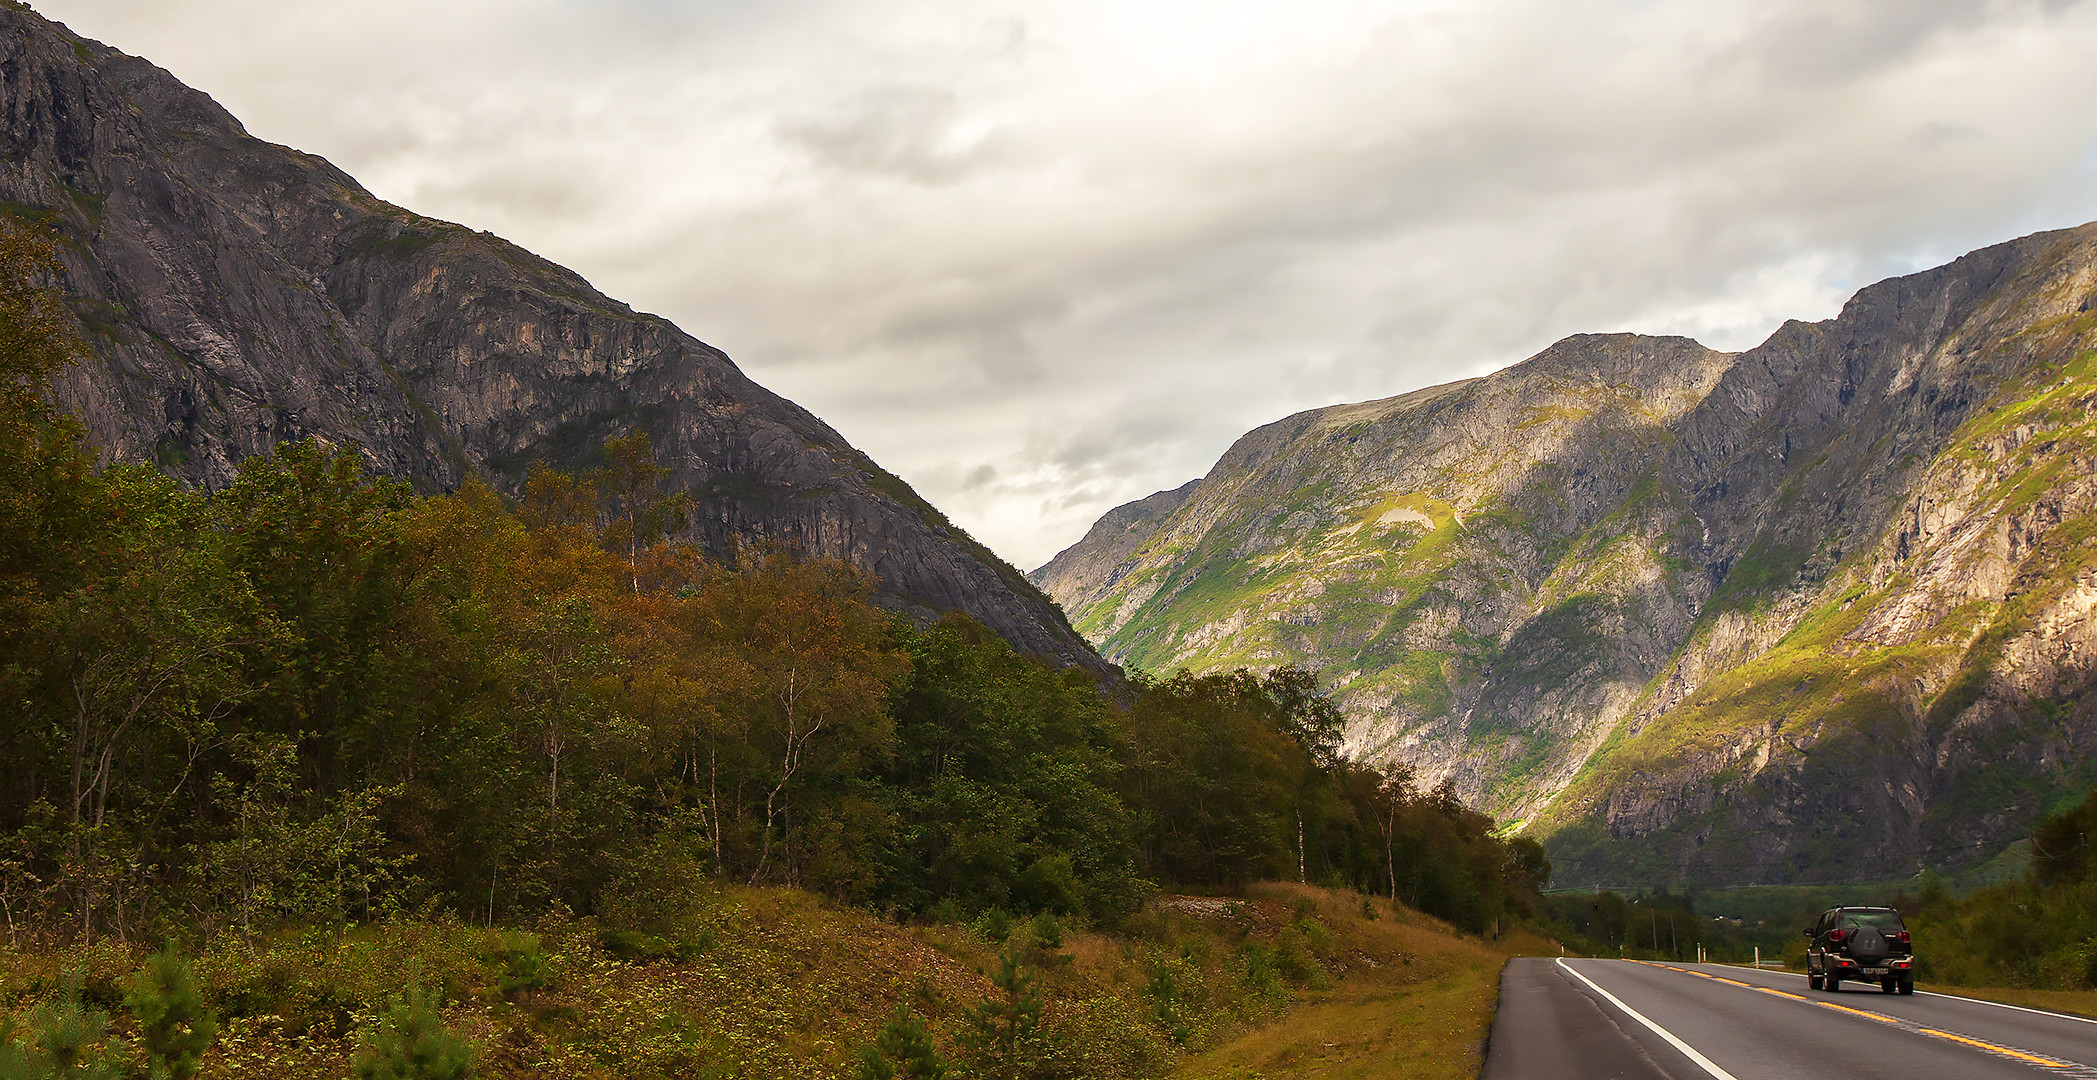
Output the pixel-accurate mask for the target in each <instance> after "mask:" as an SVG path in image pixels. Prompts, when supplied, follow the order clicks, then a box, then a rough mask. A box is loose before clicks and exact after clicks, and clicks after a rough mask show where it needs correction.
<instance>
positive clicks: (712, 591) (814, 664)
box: [691, 550, 908, 884]
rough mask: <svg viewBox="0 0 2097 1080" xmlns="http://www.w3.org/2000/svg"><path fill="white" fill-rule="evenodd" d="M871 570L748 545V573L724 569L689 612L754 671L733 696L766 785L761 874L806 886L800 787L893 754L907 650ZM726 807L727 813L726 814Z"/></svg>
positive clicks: (759, 781) (754, 869)
mask: <svg viewBox="0 0 2097 1080" xmlns="http://www.w3.org/2000/svg"><path fill="white" fill-rule="evenodd" d="M868 591H869V586H868V582H867V579H866V577H865V575H864V574H863V573H862V572H860V571H858V570H856V569H854V568H853V567H851V566H849V565H847V564H845V563H841V562H824V561H818V560H814V559H808V558H805V557H803V556H801V555H799V554H797V553H794V552H790V551H783V550H775V551H769V552H763V553H749V554H746V557H745V560H744V567H743V569H742V571H741V572H740V573H726V572H719V571H717V572H714V573H712V574H710V575H709V577H708V578H707V580H706V582H705V584H704V585H703V587H702V588H701V589H700V590H699V594H698V603H697V604H696V605H695V606H694V608H693V610H692V612H691V617H692V618H694V619H696V620H698V621H699V623H700V627H699V633H701V634H703V635H704V636H705V637H707V638H709V639H711V640H712V641H714V642H717V643H721V645H722V646H724V647H726V648H727V649H728V650H729V651H731V652H732V653H733V654H734V655H735V656H736V657H738V659H739V661H740V664H741V667H742V668H743V670H745V671H747V673H748V679H747V682H744V683H742V684H741V685H740V686H739V687H738V688H737V693H738V697H739V700H736V701H734V702H733V703H731V706H730V707H731V708H733V709H734V710H735V711H736V712H738V713H739V714H740V715H741V716H742V717H743V718H744V721H743V722H744V723H745V724H747V727H745V728H743V731H742V735H743V738H744V739H745V740H746V744H747V746H748V748H749V750H750V752H751V754H752V758H753V761H754V762H755V763H756V768H757V770H758V773H757V776H756V777H755V783H756V785H757V786H758V789H759V791H760V792H761V793H762V806H761V808H760V811H759V812H760V813H761V817H758V818H757V820H756V828H757V834H758V835H757V852H756V858H755V860H754V861H753V862H752V863H751V864H750V866H749V871H748V877H749V879H750V880H751V881H753V882H755V881H762V880H766V879H767V878H768V876H771V875H772V870H773V853H774V849H775V848H781V849H783V855H784V857H783V858H782V859H781V860H780V861H781V863H782V865H781V866H780V867H779V871H780V872H779V873H778V874H777V878H778V879H781V880H785V881H786V882H788V883H792V884H800V883H802V870H803V868H804V867H803V865H802V861H801V856H802V855H803V854H805V853H806V849H805V848H804V846H803V845H800V844H799V843H798V842H797V839H798V838H797V833H796V829H797V828H799V827H802V826H806V825H810V824H813V822H808V821H797V819H796V818H795V801H794V800H795V796H796V793H797V792H798V791H799V789H800V788H801V787H802V786H803V785H804V784H806V783H808V782H809V781H810V780H811V778H812V777H811V774H814V773H828V772H831V771H833V770H836V769H840V768H844V767H846V766H848V765H855V764H856V765H859V766H861V767H863V766H864V764H865V763H866V759H867V758H868V757H869V756H879V755H882V754H885V753H887V752H888V749H889V746H890V743H891V740H892V739H893V736H894V729H893V726H892V724H891V721H890V717H889V714H888V710H887V700H888V695H889V692H890V689H891V687H893V686H894V685H895V684H896V683H897V681H898V680H899V679H900V678H901V677H902V676H903V675H904V674H905V672H906V671H907V663H908V661H907V659H906V658H905V657H903V656H902V655H901V654H900V653H898V652H897V651H896V650H895V649H894V648H893V647H892V646H891V645H890V644H889V642H888V639H887V633H886V622H887V621H886V619H885V618H884V617H883V616H882V615H881V614H880V613H879V612H878V611H876V610H875V609H874V608H873V607H872V606H871V605H869V604H868V603H866V599H865V598H866V594H867V592H868ZM717 813H718V811H717Z"/></svg>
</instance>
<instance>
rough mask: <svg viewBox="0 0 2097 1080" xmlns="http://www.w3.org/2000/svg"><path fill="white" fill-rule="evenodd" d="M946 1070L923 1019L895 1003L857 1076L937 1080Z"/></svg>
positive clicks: (870, 1079)
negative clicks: (894, 1007) (893, 1009)
mask: <svg viewBox="0 0 2097 1080" xmlns="http://www.w3.org/2000/svg"><path fill="white" fill-rule="evenodd" d="M946 1074H947V1066H946V1062H945V1061H944V1060H943V1059H942V1058H941V1057H940V1056H939V1048H938V1047H936V1046H934V1045H933V1044H932V1034H931V1032H929V1031H927V1030H925V1022H924V1021H922V1020H919V1019H918V1018H917V1016H916V1015H915V1014H913V1013H912V1012H911V1011H910V1006H909V1005H908V1004H899V1005H897V1006H896V1011H895V1012H894V1013H891V1014H890V1015H889V1018H888V1022H887V1023H885V1024H883V1025H881V1033H880V1034H879V1035H878V1036H876V1037H875V1039H874V1045H872V1046H870V1047H868V1048H867V1050H866V1054H865V1056H864V1058H863V1059H862V1061H861V1063H860V1070H859V1076H860V1080H941V1078H942V1077H944V1076H946Z"/></svg>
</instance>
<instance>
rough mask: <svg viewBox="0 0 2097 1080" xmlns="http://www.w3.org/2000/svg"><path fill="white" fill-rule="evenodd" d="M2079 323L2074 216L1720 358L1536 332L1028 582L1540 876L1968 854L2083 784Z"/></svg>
mask: <svg viewBox="0 0 2097 1080" xmlns="http://www.w3.org/2000/svg"><path fill="white" fill-rule="evenodd" d="M2093 306H2097V226H2084V227H2082V228H2079V229H2074V230H2069V231H2064V232H2054V233H2042V234H2038V235H2035V236H2029V237H2025V238H2023V239H2021V240H2017V241H2013V242H2010V243H2006V244H2000V245H1997V246H1995V247H1991V248H1987V249H1984V250H1982V251H1977V252H1974V253H1973V254H1971V255H1968V256H1966V257H1964V258H1961V259H1959V260H1957V261H1955V262H1953V263H1951V264H1949V265H1947V266H1944V267H1940V268H1938V269H1936V270H1931V271H1928V272H1925V273H1921V274H1916V275H1911V276H1908V277H1903V278H1898V279H1894V280H1891V281H1886V282H1882V283H1880V284H1878V285H1874V286H1871V287H1870V288H1867V289H1865V290H1863V291H1861V292H1859V293H1858V294H1857V296H1856V297H1855V298H1853V299H1852V300H1851V301H1850V302H1849V304H1848V305H1847V306H1846V307H1845V308H1844V310H1843V312H1842V314H1841V315H1840V316H1839V317H1837V318H1835V319H1831V320H1828V321H1825V322H1821V323H1813V324H1806V323H1796V322H1794V323H1789V324H1786V325H1785V326H1784V327H1782V328H1781V329H1779V330H1778V331H1777V332H1776V333H1775V334H1774V335H1772V336H1771V337H1770V339H1769V340H1768V341H1766V342H1764V343H1763V344H1762V345H1759V346H1757V347H1756V348H1754V349H1751V350H1748V351H1747V352H1744V353H1738V354H1727V353H1718V352H1713V351H1710V350H1707V349H1704V348H1702V347H1701V346H1698V345H1697V344H1696V343H1694V342H1691V341H1687V340H1684V339H1679V338H1647V337H1638V336H1634V335H1609V336H1582V337H1575V338H1569V339H1567V340H1565V341H1562V342H1560V343H1558V344H1556V345H1554V346H1552V347H1551V348H1550V349H1547V350H1545V351H1544V352H1543V353H1541V354H1539V355H1538V356H1536V357H1535V358H1532V359H1530V360H1528V361H1525V362H1523V363H1521V364H1517V365H1515V366H1513V367H1510V368H1508V369H1505V370H1503V371H1501V372H1498V373H1495V374H1493V375H1491V376H1487V377H1485V378H1482V379H1476V380H1470V381H1468V382H1463V383H1457V384H1452V385H1449V386H1443V387H1435V388H1432V389H1428V390H1422V391H1418V392H1416V393H1413V394H1408V395H1405V396H1403V397H1398V398H1391V399H1387V400H1384V401H1375V402H1367V403H1363V404H1358V405H1344V406H1336V407H1333V408H1329V409H1320V410H1314V411H1312V412H1308V413H1303V414H1299V415H1297V416H1293V417H1290V418H1288V419H1286V420H1283V421H1280V422H1278V423H1276V424H1272V425H1269V426H1267V427H1265V428H1261V429H1259V430H1257V431H1254V432H1252V433H1250V434H1248V435H1246V436H1245V437H1244V438H1243V439H1241V440H1240V441H1239V442H1238V444H1237V445H1235V446H1233V447H1232V448H1231V450H1230V451H1229V452H1228V453H1226V454H1225V455H1224V456H1223V458H1222V459H1221V460H1220V461H1218V463H1217V465H1216V467H1215V468H1214V469H1212V470H1211V471H1210V473H1209V475H1208V476H1207V477H1205V478H1203V479H1202V480H1201V481H1199V482H1198V483H1197V484H1195V485H1194V487H1193V490H1192V491H1191V492H1189V493H1187V494H1186V495H1185V496H1184V497H1183V498H1182V500H1181V505H1179V506H1178V507H1177V508H1176V509H1174V510H1173V511H1171V512H1170V513H1168V514H1163V515H1159V514H1155V513H1150V512H1147V511H1145V512H1138V513H1134V514H1131V515H1125V516H1126V517H1127V518H1128V524H1127V527H1124V528H1121V529H1119V530H1110V532H1111V533H1112V535H1111V540H1112V546H1111V548H1110V547H1109V546H1108V545H1107V544H1105V543H1103V542H1102V538H1100V537H1098V536H1097V535H1095V536H1089V537H1087V539H1086V540H1085V541H1084V542H1083V543H1081V544H1080V545H1078V547H1076V548H1073V549H1072V550H1070V551H1067V552H1065V553H1064V554H1062V555H1059V556H1058V557H1057V560H1056V561H1055V562H1053V563H1051V564H1050V565H1049V566H1046V567H1043V568H1042V569H1041V570H1039V571H1036V574H1035V577H1036V580H1038V581H1040V582H1041V583H1042V584H1043V586H1044V587H1045V588H1046V589H1047V590H1048V591H1049V593H1050V595H1052V596H1055V597H1057V598H1058V599H1059V600H1061V601H1062V602H1063V603H1064V604H1065V606H1066V607H1067V609H1068V610H1069V611H1070V612H1071V613H1072V617H1073V619H1074V621H1075V622H1076V625H1077V626H1078V627H1079V628H1080V629H1081V630H1082V631H1084V632H1085V633H1087V634H1088V635H1089V636H1090V637H1091V638H1092V639H1093V640H1094V641H1096V642H1098V643H1099V644H1100V646H1101V648H1102V651H1103V652H1104V653H1105V654H1106V655H1107V656H1108V657H1109V658H1111V659H1114V660H1117V661H1121V662H1125V663H1130V664H1135V665H1138V666H1141V667H1144V668H1150V669H1156V670H1169V669H1171V668H1174V667H1178V666H1188V667H1192V668H1195V669H1198V670H1199V669H1213V668H1219V667H1229V666H1235V665H1241V664H1242V665H1251V666H1263V665H1272V664H1276V663H1283V662H1296V663H1307V664H1312V665H1316V666H1318V667H1320V668H1322V669H1323V670H1324V671H1325V672H1326V674H1327V675H1328V676H1329V677H1330V679H1331V680H1332V682H1333V685H1334V686H1335V687H1336V689H1337V690H1338V692H1339V694H1340V696H1341V699H1342V701H1343V702H1344V703H1345V705H1346V707H1347V709H1348V711H1349V715H1350V717H1351V725H1350V746H1351V748H1352V749H1353V751H1354V752H1355V753H1357V754H1360V755H1363V756H1366V757H1370V758H1404V759H1407V760H1409V761H1411V762H1412V763H1413V764H1414V765H1415V766H1416V767H1417V768H1419V770H1420V772H1421V775H1422V776H1423V777H1424V778H1425V779H1426V780H1427V781H1428V782H1441V781H1444V780H1446V781H1449V782H1452V783H1454V784H1455V785H1456V787H1457V789H1458V791H1459V792H1460V793H1462V794H1463V795H1464V796H1465V797H1466V798H1468V799H1470V800H1471V801H1473V802H1474V803H1476V804H1478V805H1481V806H1483V807H1485V808H1487V809H1490V810H1492V811H1494V812H1496V813H1500V814H1503V815H1509V816H1512V817H1516V818H1520V819H1524V820H1525V821H1526V822H1527V823H1528V825H1527V827H1528V828H1529V829H1530V830H1531V832H1532V833H1533V834H1536V835H1541V836H1544V837H1546V838H1547V839H1548V846H1549V847H1550V850H1551V851H1552V853H1553V855H1554V857H1555V858H1556V859H1557V860H1558V864H1559V869H1560V880H1561V881H1568V882H1579V883H1587V882H1603V883H1654V882H1669V881H1689V882H1697V883H1707V884H1710V883H1723V882H1734V881H1739V882H1746V881H1762V882H1773V881H1785V880H1791V881H1811V880H1823V879H1845V878H1854V877H1856V876H1858V875H1877V876H1878V877H1880V878H1885V877H1899V876H1902V875H1903V874H1906V873H1909V872H1912V871H1914V870H1916V869H1919V868H1920V867H1922V866H1925V865H1931V866H1940V867H1945V868H1951V869H1959V868H1965V867H1971V866H1972V865H1973V864H1975V863H1976V862H1978V861H1980V860H1982V859H1985V858H1987V857H1989V856H1992V855H1994V854H1995V853H1996V852H1998V851H2000V850H2001V849H2002V848H2003V846H2004V845H2005V844H2007V843H2008V842H2010V841H2011V840H2013V839H2015V838H2016V837H2017V836H2019V835H2020V834H2021V832H2022V830H2024V829H2026V828H2028V826H2029V824H2030V823H2031V820H2032V818H2033V817H2034V816H2035V815H2036V814H2038V813H2039V812H2041V811H2043V810H2045V809H2047V808H2048V805H2049V804H2050V802H2052V801H2054V800H2056V799H2058V798H2059V797H2061V796H2063V795H2064V794H2065V793H2066V792H2069V791H2077V790H2079V789H2080V788H2081V787H2083V786H2085V785H2087V784H2088V783H2089V782H2091V781H2092V780H2093V779H2097V696H2092V695H2090V694H2089V690H2090V688H2091V686H2092V684H2093V682H2097V653H2093V650H2092V641H2093V639H2097V627H2093V625H2092V616H2091V611H2092V606H2093V604H2097V594H2093V592H2092V587H2093V583H2097V576H2093V575H2097V421H2093V409H2092V406H2093V405H2097V353H2093V346H2097V313H2093V312H2092V310H2091V309H2092V307H2093ZM1183 490H1184V489H1183ZM1156 498H1157V496H1153V499H1156ZM1147 501H1148V500H1147ZM1117 513H1120V512H1119V511H1117ZM1115 552H1125V553H1126V554H1124V555H1122V556H1121V557H1119V558H1108V557H1107V556H1110V555H1112V554H1113V553H1115Z"/></svg>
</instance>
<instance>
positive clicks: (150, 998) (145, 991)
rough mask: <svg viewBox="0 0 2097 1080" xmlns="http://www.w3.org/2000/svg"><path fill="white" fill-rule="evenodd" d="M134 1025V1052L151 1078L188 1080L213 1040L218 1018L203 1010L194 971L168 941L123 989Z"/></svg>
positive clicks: (150, 957)
mask: <svg viewBox="0 0 2097 1080" xmlns="http://www.w3.org/2000/svg"><path fill="white" fill-rule="evenodd" d="M124 1004H125V1007H126V1008H128V1009H130V1010H131V1015H132V1016H133V1017H135V1018H136V1019H137V1021H138V1035H139V1048H140V1049H141V1050H143V1051H144V1052H145V1057H146V1062H147V1075H148V1076H149V1077H150V1078H151V1080H189V1078H190V1077H191V1076H194V1075H196V1071H197V1066H198V1065H199V1064H200V1063H202V1061H203V1058H204V1051H206V1050H208V1049H210V1048H211V1041H212V1040H213V1039H214V1038H216V1037H217V1036H218V1017H217V1016H216V1015H215V1014H213V1013H212V1011H211V1010H210V1009H208V1008H206V1007H205V1006H204V998H203V995H202V994H200V993H199V992H198V991H197V979H196V973H195V972H194V971H193V970H192V969H191V968H190V966H189V962H188V961H187V960H184V959H182V957H181V955H180V954H178V953H177V952H176V951H175V948H174V945H173V943H172V942H171V943H169V945H168V947H167V948H165V949H163V950H161V951H160V952H157V953H154V954H153V955H151V956H149V957H147V958H146V966H145V967H143V968H140V969H139V970H138V972H137V973H136V974H135V975H133V976H132V977H131V981H130V982H129V983H128V984H127V985H126V986H125V988H124Z"/></svg>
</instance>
